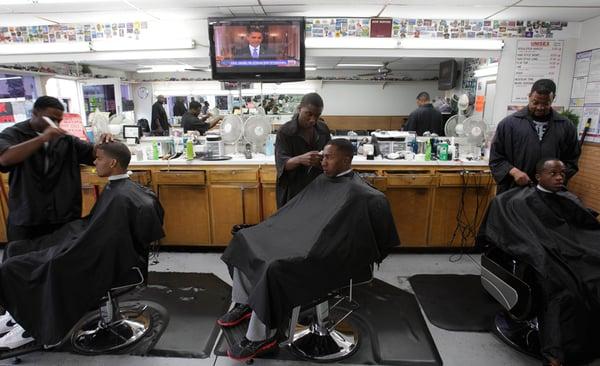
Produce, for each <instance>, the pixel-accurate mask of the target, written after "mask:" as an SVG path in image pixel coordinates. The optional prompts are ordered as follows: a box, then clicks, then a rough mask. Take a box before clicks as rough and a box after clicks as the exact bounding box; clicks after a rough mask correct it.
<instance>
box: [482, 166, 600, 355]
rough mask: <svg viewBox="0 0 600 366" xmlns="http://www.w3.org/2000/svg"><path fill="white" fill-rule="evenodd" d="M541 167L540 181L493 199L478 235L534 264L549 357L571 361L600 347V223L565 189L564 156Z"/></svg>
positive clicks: (538, 310) (537, 313) (537, 312)
mask: <svg viewBox="0 0 600 366" xmlns="http://www.w3.org/2000/svg"><path fill="white" fill-rule="evenodd" d="M536 171H537V173H536V180H537V181H538V182H539V183H538V185H537V187H526V188H513V189H511V190H509V191H506V192H505V193H502V194H500V195H498V196H497V197H496V198H495V199H494V200H493V201H492V203H491V205H490V208H489V209H488V212H487V214H486V218H485V220H484V222H483V224H482V225H481V228H480V232H479V234H478V238H477V242H478V245H483V246H484V247H488V248H489V249H492V248H497V249H499V250H500V251H502V252H504V253H506V254H508V255H509V256H510V257H512V258H513V259H514V260H516V261H517V262H518V263H519V264H526V265H528V266H530V267H531V268H532V269H533V271H532V272H533V276H532V281H531V282H533V283H531V284H530V286H531V287H532V291H533V294H534V299H533V300H534V316H536V317H537V324H538V326H539V343H540V346H541V354H542V356H543V358H544V362H545V363H544V364H545V365H553V366H556V365H562V364H565V363H568V364H571V363H572V362H578V361H584V360H587V359H589V358H593V357H595V356H597V355H598V350H599V348H598V345H597V339H598V336H599V335H600V223H599V222H598V221H597V219H596V216H597V214H596V213H595V212H593V211H592V210H589V209H587V208H585V207H584V206H583V205H582V203H581V201H579V199H578V198H577V197H576V196H575V195H573V194H572V193H569V192H567V191H566V189H565V187H564V182H565V165H564V164H563V163H562V162H561V161H559V160H556V159H544V160H542V161H540V162H539V163H538V164H537V167H536ZM513 266H514V265H513ZM506 320H507V321H511V322H514V319H512V320H511V318H510V317H509V318H507V319H506ZM529 323H535V322H529ZM511 324H512V323H511ZM515 325H518V324H515ZM513 328H514V329H516V327H513ZM521 328H523V326H522V325H521ZM510 334H511V335H516V334H517V333H515V332H513V331H510ZM511 338H514V337H511ZM511 341H512V339H511ZM514 343H516V344H522V343H523V342H519V341H518V340H517V339H516V340H515V342H514ZM527 344H529V342H528V343H527Z"/></svg>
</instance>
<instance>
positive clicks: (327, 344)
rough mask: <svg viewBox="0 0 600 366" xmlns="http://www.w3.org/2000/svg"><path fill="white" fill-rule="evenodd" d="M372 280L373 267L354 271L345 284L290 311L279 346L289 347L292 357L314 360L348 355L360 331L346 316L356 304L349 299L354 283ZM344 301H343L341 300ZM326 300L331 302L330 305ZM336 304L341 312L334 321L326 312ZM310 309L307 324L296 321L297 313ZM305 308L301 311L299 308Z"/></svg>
mask: <svg viewBox="0 0 600 366" xmlns="http://www.w3.org/2000/svg"><path fill="white" fill-rule="evenodd" d="M372 281H373V267H372V266H368V267H365V268H364V269H362V270H361V271H358V273H357V274H356V275H355V276H353V278H351V279H350V280H349V283H348V285H344V286H343V287H340V288H337V289H335V290H333V291H331V292H330V293H329V294H328V295H327V296H325V297H323V298H320V299H316V300H315V301H313V302H312V303H310V304H307V305H304V306H297V307H295V308H294V309H293V310H292V315H291V318H290V323H289V328H288V332H289V334H288V338H287V339H286V340H285V341H284V342H282V343H280V346H288V347H290V349H291V351H292V353H294V354H295V355H296V356H298V357H300V358H302V359H305V360H311V361H316V362H336V361H339V360H342V359H344V358H347V357H349V356H351V355H352V354H353V353H354V352H356V350H357V349H358V347H359V345H360V339H361V334H360V332H359V331H358V329H357V328H356V327H355V325H353V324H352V323H350V322H348V321H346V319H347V318H348V317H349V316H350V314H352V313H353V312H354V311H355V310H356V309H358V308H359V304H358V303H357V302H356V301H355V300H354V298H353V289H354V287H356V286H359V285H364V284H368V283H370V282H372ZM343 302H345V303H346V304H343V305H342V303H343ZM330 303H333V305H331V306H330ZM338 306H339V310H340V311H341V313H342V314H343V315H341V316H340V317H339V319H337V320H334V319H333V318H332V317H331V316H330V313H331V311H332V310H334V309H336V308H337V307H338ZM312 308H314V313H313V315H312V319H311V320H310V321H309V322H308V324H307V325H302V324H300V323H299V318H300V314H301V312H302V313H306V312H307V311H310V310H311V309H312ZM303 309H305V311H302V310H303Z"/></svg>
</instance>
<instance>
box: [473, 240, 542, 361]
mask: <svg viewBox="0 0 600 366" xmlns="http://www.w3.org/2000/svg"><path fill="white" fill-rule="evenodd" d="M532 279H533V270H532V268H531V267H529V266H527V265H524V264H523V263H519V262H518V261H517V260H515V259H513V258H511V257H510V256H509V255H507V254H506V253H504V252H502V251H500V250H499V249H497V248H493V249H491V250H490V251H488V252H487V253H485V254H483V255H482V256H481V284H482V286H483V288H484V289H485V290H486V291H487V292H488V293H489V294H490V295H491V296H492V297H493V298H494V299H496V301H498V302H499V303H500V304H501V305H502V307H504V309H505V310H504V311H501V312H500V313H499V314H497V315H496V317H495V321H494V323H495V324H494V329H493V333H494V334H496V336H498V337H499V338H500V339H501V340H502V341H503V342H505V343H507V344H508V345H509V346H511V347H513V348H515V349H516V350H518V351H520V352H523V353H525V354H528V355H530V356H533V357H536V358H541V355H540V345H539V332H538V326H537V319H536V317H535V305H534V290H533V286H532V285H531V283H533V280H532Z"/></svg>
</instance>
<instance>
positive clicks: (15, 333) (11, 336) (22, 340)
mask: <svg viewBox="0 0 600 366" xmlns="http://www.w3.org/2000/svg"><path fill="white" fill-rule="evenodd" d="M33 341H34V339H33V337H31V335H30V334H29V333H28V332H27V331H26V330H25V329H23V327H21V326H20V325H19V324H17V325H15V326H14V327H13V328H12V330H11V331H10V332H8V333H7V334H6V335H5V336H4V337H2V338H0V349H15V348H19V347H22V346H24V345H26V344H28V343H31V342H33Z"/></svg>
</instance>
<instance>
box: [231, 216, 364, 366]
mask: <svg viewBox="0 0 600 366" xmlns="http://www.w3.org/2000/svg"><path fill="white" fill-rule="evenodd" d="M252 226H254V225H252V224H239V225H234V226H233V228H232V229H231V234H232V235H235V233H237V232H238V231H240V230H242V229H245V228H248V227H252ZM372 281H373V266H372V265H369V266H366V267H365V268H363V269H361V270H359V271H357V272H356V274H355V275H354V276H353V278H350V280H349V282H348V284H345V285H344V286H342V287H340V288H337V289H334V290H332V291H330V292H329V293H328V294H327V295H326V296H324V297H321V298H318V299H315V300H314V301H312V302H311V303H309V304H304V305H301V306H296V307H295V308H294V309H293V310H292V315H291V317H290V322H289V325H288V327H287V329H286V330H285V331H287V333H288V336H287V338H286V339H285V340H284V341H283V342H281V343H280V344H279V347H282V348H283V347H289V348H290V349H291V351H292V353H294V354H295V355H296V356H298V357H299V358H302V359H305V360H312V361H316V362H336V361H339V360H342V359H344V358H347V357H349V356H351V355H352V354H353V353H354V352H356V350H357V349H358V347H359V344H360V336H361V335H360V333H359V332H358V330H357V329H356V327H355V326H353V325H352V324H351V323H349V322H347V321H346V319H347V318H348V317H349V316H350V314H352V313H353V312H354V311H355V310H356V309H358V308H359V304H358V303H357V302H356V301H355V300H354V298H353V289H354V287H356V286H360V285H364V284H368V283H370V282H372ZM330 302H333V305H332V306H330V305H329V303H330ZM342 302H346V304H344V305H346V306H342ZM338 307H339V309H340V310H341V311H342V312H344V314H343V315H342V316H341V317H339V319H337V320H336V321H333V319H332V317H331V316H330V312H331V311H332V310H334V309H336V308H338ZM313 309H314V312H313V313H312V314H311V315H312V316H309V318H310V320H309V321H308V322H304V321H299V320H300V318H301V314H303V315H304V314H310V313H311V311H312V310H313ZM303 324H307V325H303ZM285 331H284V332H285ZM247 363H250V362H247Z"/></svg>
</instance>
